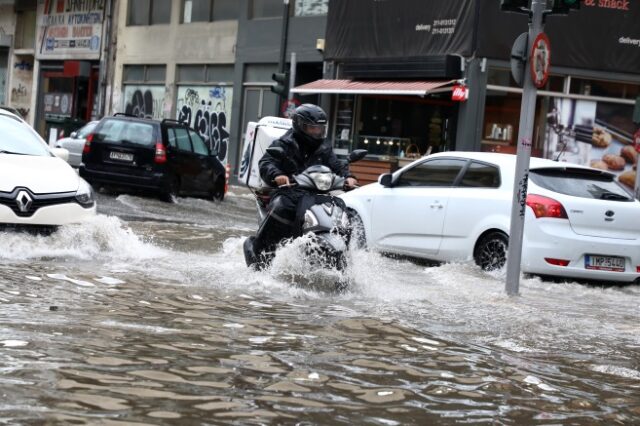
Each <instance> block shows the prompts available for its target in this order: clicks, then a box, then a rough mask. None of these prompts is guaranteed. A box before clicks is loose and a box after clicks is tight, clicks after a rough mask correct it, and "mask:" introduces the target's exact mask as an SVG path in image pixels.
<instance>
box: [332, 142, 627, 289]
mask: <svg viewBox="0 0 640 426" xmlns="http://www.w3.org/2000/svg"><path fill="white" fill-rule="evenodd" d="M515 162H516V156H515V155H509V154H495V153H482V152H444V153H438V154H433V155H430V156H427V157H423V158H421V159H419V160H417V161H415V162H413V163H411V164H409V165H407V166H405V167H404V168H402V169H400V170H398V171H396V172H395V173H393V174H385V175H382V176H380V178H379V180H378V183H372V184H370V185H366V186H363V187H361V188H358V189H356V190H354V191H351V192H348V193H345V194H344V195H342V197H343V199H344V201H345V202H346V204H347V207H348V208H349V209H350V210H351V211H352V213H353V214H354V215H353V217H354V226H358V227H361V228H362V231H363V232H364V241H363V242H365V243H366V244H367V245H368V246H369V247H370V248H373V249H376V250H379V251H382V252H387V253H394V254H400V255H407V256H410V257H417V258H424V259H429V260H434V261H438V262H452V261H464V260H471V259H473V260H475V262H476V263H477V264H478V265H479V266H480V267H481V268H482V269H484V270H492V269H499V268H502V267H503V266H504V265H505V262H506V255H507V244H508V239H509V237H508V235H509V227H510V219H511V203H512V197H513V180H514V175H515ZM527 194H528V195H527V199H526V206H523V208H524V211H525V228H524V239H523V250H522V267H521V270H522V272H525V273H530V274H536V275H548V276H559V277H567V278H576V279H590V280H602V281H621V282H633V281H640V202H638V201H637V200H635V199H634V198H633V196H632V195H631V194H630V193H629V192H628V191H627V190H626V189H624V188H623V187H622V186H621V185H620V184H619V183H618V182H617V181H616V180H615V176H614V175H613V174H611V173H609V172H606V171H602V170H596V169H592V168H588V167H583V166H577V165H572V164H568V163H561V162H555V161H551V160H545V159H541V158H531V163H530V168H529V182H528V191H527Z"/></svg>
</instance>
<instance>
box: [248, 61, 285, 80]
mask: <svg viewBox="0 0 640 426" xmlns="http://www.w3.org/2000/svg"><path fill="white" fill-rule="evenodd" d="M277 69H278V67H277V66H276V65H270V64H251V65H247V68H246V69H245V72H244V81H248V82H268V83H269V84H272V83H273V80H271V75H272V74H273V73H274V72H277Z"/></svg>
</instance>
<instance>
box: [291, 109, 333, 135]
mask: <svg viewBox="0 0 640 426" xmlns="http://www.w3.org/2000/svg"><path fill="white" fill-rule="evenodd" d="M291 120H292V121H293V133H294V134H295V135H296V136H299V137H301V138H302V139H304V140H308V141H309V142H316V143H317V142H319V141H323V140H324V138H326V137H327V128H328V122H327V114H325V113H324V111H323V110H322V108H320V107H319V106H317V105H313V104H302V105H300V106H299V107H298V108H296V109H295V110H294V111H293V114H292V116H291Z"/></svg>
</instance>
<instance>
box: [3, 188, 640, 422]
mask: <svg viewBox="0 0 640 426" xmlns="http://www.w3.org/2000/svg"><path fill="white" fill-rule="evenodd" d="M98 203H99V204H98V211H99V214H98V216H97V217H96V218H95V220H93V221H92V222H91V223H86V224H82V225H74V226H67V227H63V228H61V229H59V230H58V231H57V232H56V233H54V234H52V235H50V236H34V235H26V234H22V233H7V232H4V233H2V232H0V268H1V271H2V274H0V371H1V374H0V424H6V425H41V424H60V425H67V424H96V425H121V424H122V425H125V424H127V425H165V424H167V425H207V424H300V425H309V424H368V425H387V426H389V425H406V424H457V423H472V424H474V423H490V424H511V425H530V424H536V425H537V424H540V425H560V424H563V425H564V424H572V425H574V424H575V425H581V424H585V425H587V424H589V425H590V424H598V423H600V424H621V425H631V424H638V423H640V322H639V318H640V287H639V286H614V287H597V286H586V285H583V284H577V283H564V284H560V283H551V282H545V281H542V280H540V279H539V278H525V279H523V281H522V283H521V286H520V292H521V296H520V297H516V298H509V297H507V296H506V295H505V293H504V275H503V274H504V272H502V273H497V274H493V275H491V274H488V273H484V272H482V271H481V270H480V269H479V268H477V267H476V266H474V265H473V264H471V263H468V264H466V263H465V264H453V265H444V266H441V267H425V266H423V265H418V264H415V263H411V262H408V261H405V260H395V259H391V258H388V257H383V256H381V255H379V254H376V253H369V252H365V251H356V252H354V253H353V256H352V259H351V263H350V265H349V267H348V268H347V271H346V272H345V273H346V274H347V275H348V278H349V279H350V281H351V283H352V285H351V287H350V288H349V289H348V290H347V291H346V292H345V293H335V292H327V291H324V290H322V289H318V288H317V286H316V284H317V283H318V282H322V281H323V280H327V279H328V280H331V277H328V278H327V277H326V276H324V275H322V274H321V273H316V272H314V271H308V267H307V265H306V264H305V263H304V262H302V261H301V259H300V258H299V257H297V256H296V253H297V252H296V250H295V247H288V248H285V249H282V250H280V251H279V252H278V254H277V256H276V259H275V261H274V264H273V266H272V267H271V269H269V270H267V271H262V272H255V271H250V270H248V269H247V268H246V266H245V263H244V257H243V253H242V242H243V240H244V238H245V237H246V236H248V235H250V234H251V233H253V232H254V231H255V228H256V213H255V208H254V204H253V199H252V197H251V196H250V194H248V193H246V191H244V190H242V189H239V188H232V190H231V194H229V195H228V196H227V198H226V199H225V201H224V202H222V203H213V202H209V201H205V200H197V199H190V198H180V199H178V200H177V203H176V204H167V203H163V202H161V201H158V200H156V199H153V198H143V197H139V196H135V195H119V196H114V195H104V194H99V196H98ZM325 275H326V274H325ZM309 286H311V288H310V287H309Z"/></svg>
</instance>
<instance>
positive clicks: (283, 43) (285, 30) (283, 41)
mask: <svg viewBox="0 0 640 426" xmlns="http://www.w3.org/2000/svg"><path fill="white" fill-rule="evenodd" d="M282 1H283V4H282V37H281V38H280V59H279V61H278V72H279V73H283V72H284V65H285V59H286V56H287V38H288V36H289V0H282ZM283 100H284V99H283V97H282V96H278V97H277V98H276V115H279V114H280V105H281V103H282V101H283Z"/></svg>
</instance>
